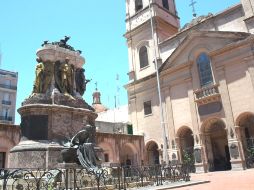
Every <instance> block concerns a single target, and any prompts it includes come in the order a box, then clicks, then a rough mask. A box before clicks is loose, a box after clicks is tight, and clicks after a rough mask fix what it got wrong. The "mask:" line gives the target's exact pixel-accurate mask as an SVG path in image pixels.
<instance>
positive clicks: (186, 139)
mask: <svg viewBox="0 0 254 190" xmlns="http://www.w3.org/2000/svg"><path fill="white" fill-rule="evenodd" d="M176 141H177V147H178V149H179V158H180V161H184V156H189V157H191V158H192V159H194V158H193V151H194V137H193V131H192V130H191V128H190V127H188V126H182V127H180V128H179V129H178V130H177V133H176ZM193 164H194V163H193Z"/></svg>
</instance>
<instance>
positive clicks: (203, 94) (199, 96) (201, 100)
mask: <svg viewBox="0 0 254 190" xmlns="http://www.w3.org/2000/svg"><path fill="white" fill-rule="evenodd" d="M194 94H195V102H196V103H197V104H198V106H200V105H204V104H208V103H212V102H218V101H220V93H219V89H218V84H215V85H212V86H208V87H204V88H201V89H198V90H196V91H194Z"/></svg>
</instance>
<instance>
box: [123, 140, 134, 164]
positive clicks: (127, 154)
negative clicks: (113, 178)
mask: <svg viewBox="0 0 254 190" xmlns="http://www.w3.org/2000/svg"><path fill="white" fill-rule="evenodd" d="M137 154H138V152H137V149H136V148H135V146H134V145H133V144H131V143H126V144H124V145H123V147H121V151H120V163H121V165H127V166H130V165H137V164H138V160H137V159H138V158H137V157H138V155H137Z"/></svg>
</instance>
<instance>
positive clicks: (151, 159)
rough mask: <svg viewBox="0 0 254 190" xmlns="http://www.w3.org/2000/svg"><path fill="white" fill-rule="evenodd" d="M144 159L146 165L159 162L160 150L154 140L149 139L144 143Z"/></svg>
mask: <svg viewBox="0 0 254 190" xmlns="http://www.w3.org/2000/svg"><path fill="white" fill-rule="evenodd" d="M145 150H146V160H145V162H146V163H147V164H148V165H154V164H160V151H159V146H158V143H157V142H156V141H154V140H150V141H148V142H147V143H146V145H145Z"/></svg>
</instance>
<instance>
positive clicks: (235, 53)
mask: <svg viewBox="0 0 254 190" xmlns="http://www.w3.org/2000/svg"><path fill="white" fill-rule="evenodd" d="M126 13H127V14H126V28H127V31H126V34H125V37H126V39H127V45H128V55H129V73H128V74H129V79H130V80H129V82H128V84H126V86H125V88H126V89H127V91H128V101H129V120H130V122H131V123H132V125H133V131H134V134H137V135H143V136H144V139H145V162H146V163H147V164H156V163H162V162H163V161H165V160H163V157H164V158H165V155H164V156H163V151H162V150H163V147H164V150H165V146H166V152H167V156H168V158H169V160H170V161H171V162H172V161H181V162H182V161H184V158H185V156H186V155H191V156H192V157H193V158H194V165H195V170H196V171H197V172H207V171H218V170H229V169H245V168H246V167H251V165H250V164H249V163H248V158H249V152H250V149H251V148H253V146H254V35H253V34H254V3H253V2H252V1H251V0H241V2H240V3H239V4H237V5H234V6H232V7H230V8H228V9H226V10H224V11H222V12H220V13H219V14H216V15H212V14H208V15H207V16H200V17H197V18H194V19H193V20H192V21H191V23H189V24H187V25H185V26H184V27H183V28H180V24H179V17H178V15H177V10H176V5H175V1H174V0H152V1H151V2H150V3H149V0H127V1H126ZM151 20H152V22H151ZM155 57H156V60H155ZM154 63H157V65H158V75H159V82H160V92H161V100H162V101H161V102H162V104H161V106H160V102H159V96H158V91H157V87H158V84H157V80H156V64H154ZM160 107H162V116H161V114H160V110H161V109H160ZM162 117H163V118H164V120H163V121H162V120H161V118H162ZM161 122H162V124H161ZM161 126H163V127H165V134H164V132H163V127H161ZM164 139H166V145H165V143H164Z"/></svg>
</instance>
